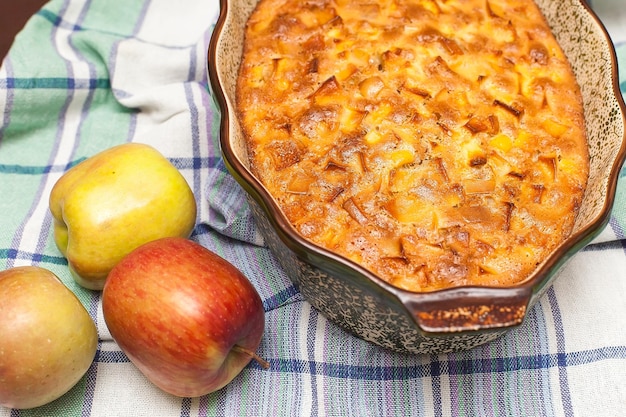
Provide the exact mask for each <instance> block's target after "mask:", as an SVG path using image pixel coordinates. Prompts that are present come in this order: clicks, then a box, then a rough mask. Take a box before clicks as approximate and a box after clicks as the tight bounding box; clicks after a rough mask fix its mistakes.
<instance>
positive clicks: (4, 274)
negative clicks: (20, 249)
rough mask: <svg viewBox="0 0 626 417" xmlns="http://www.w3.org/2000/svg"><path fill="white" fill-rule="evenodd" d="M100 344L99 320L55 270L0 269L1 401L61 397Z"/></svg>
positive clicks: (23, 403) (37, 402)
mask: <svg viewBox="0 0 626 417" xmlns="http://www.w3.org/2000/svg"><path fill="white" fill-rule="evenodd" d="M97 347H98V331H97V329H96V325H95V324H94V322H93V320H92V319H91V317H90V316H89V313H88V312H87V310H86V309H85V307H84V306H83V304H82V303H81V302H80V300H79V299H78V298H77V297H76V295H75V294H74V293H73V292H72V291H71V290H70V289H69V288H67V287H66V286H65V285H64V284H63V282H61V280H60V279H59V278H58V277H57V276H56V275H55V274H54V273H52V272H51V271H49V270H47V269H45V268H41V267H37V266H20V267H14V268H10V269H7V270H4V271H1V272H0V406H4V407H9V408H33V407H39V406H41V405H44V404H47V403H49V402H51V401H53V400H56V399H57V398H59V397H61V396H62V395H64V394H65V393H66V392H67V391H69V390H70V388H72V387H73V386H74V385H76V383H77V382H78V381H79V380H80V379H81V378H82V377H83V375H84V374H85V372H87V370H88V369H89V367H90V366H91V363H92V361H93V358H94V355H95V354H96V348H97ZM0 414H2V413H1V412H0Z"/></svg>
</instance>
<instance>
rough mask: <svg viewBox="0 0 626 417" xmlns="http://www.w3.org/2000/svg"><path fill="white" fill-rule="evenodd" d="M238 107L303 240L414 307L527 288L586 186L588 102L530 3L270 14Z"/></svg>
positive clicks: (261, 171)
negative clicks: (463, 292) (416, 300)
mask: <svg viewBox="0 0 626 417" xmlns="http://www.w3.org/2000/svg"><path fill="white" fill-rule="evenodd" d="M237 105H238V111H239V117H240V120H241V123H242V126H243V129H244V133H245V135H246V140H247V143H248V151H249V155H250V163H251V168H252V170H253V172H254V173H255V175H257V176H258V177H259V178H260V180H261V181H262V182H263V184H264V185H265V186H266V187H267V188H268V190H269V191H270V193H271V194H272V195H273V196H274V197H275V198H276V200H277V202H278V203H279V205H280V206H281V208H282V209H283V211H284V213H285V215H286V216H287V217H288V219H289V220H290V221H291V222H292V224H293V225H294V227H295V228H296V229H297V230H298V232H299V233H300V234H302V235H303V236H304V237H306V238H307V239H310V240H311V241H313V242H315V243H317V244H319V245H321V246H324V247H326V248H328V249H330V250H333V251H336V252H338V253H340V254H343V255H344V256H346V257H348V258H351V259H353V260H354V261H356V262H358V263H361V264H362V265H364V266H365V267H366V268H368V269H370V270H372V271H373V272H374V273H376V274H378V275H379V276H380V277H382V278H383V279H385V280H387V281H389V282H391V283H393V284H394V285H397V286H400V287H403V288H407V289H411V290H416V291H427V290H434V289H439V288H445V287H450V286H457V285H471V284H476V285H510V284H513V283H516V282H520V281H522V280H524V279H525V278H526V277H527V276H528V274H529V273H530V272H532V270H533V269H535V267H536V265H537V264H538V263H540V262H541V261H542V259H544V258H545V257H546V255H547V254H548V253H550V252H551V251H552V250H553V249H554V248H555V247H556V246H557V245H558V244H559V243H560V242H561V241H562V239H564V238H565V237H566V236H567V235H568V234H569V233H570V231H571V228H572V225H573V222H574V219H575V216H576V213H577V209H578V205H579V203H580V201H581V198H582V194H583V192H584V188H585V186H586V181H587V175H588V154H587V144H586V138H585V130H584V119H583V112H582V104H581V96H580V92H579V88H578V86H577V84H576V80H575V78H574V75H573V74H572V71H571V69H570V67H569V64H568V62H567V59H566V57H565V56H564V54H563V52H562V51H561V49H560V48H559V46H558V44H557V42H556V40H555V38H554V37H553V36H552V34H551V33H550V30H549V28H548V26H547V24H546V22H545V20H544V19H543V17H542V15H541V14H540V12H539V10H538V9H537V7H536V5H535V4H534V3H533V2H532V1H531V0H503V1H495V0H488V1H485V0H457V1H453V0H448V1H433V0H430V1H429V0H422V1H419V0H411V1H407V0H381V1H371V0H370V1H354V0H309V1H300V0H261V1H260V3H259V4H258V6H257V8H256V10H255V11H254V13H253V14H252V16H251V17H250V20H249V22H248V26H247V32H246V42H245V45H244V55H243V61H242V65H241V68H240V74H239V77H238V84H237Z"/></svg>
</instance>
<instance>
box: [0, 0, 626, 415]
mask: <svg viewBox="0 0 626 417" xmlns="http://www.w3.org/2000/svg"><path fill="white" fill-rule="evenodd" d="M592 6H593V7H594V9H595V10H596V11H597V12H598V14H599V15H600V17H601V18H602V19H603V22H604V23H605V24H606V26H607V28H608V30H609V31H610V33H611V35H612V37H613V40H614V42H615V45H616V50H617V53H618V56H619V60H620V63H621V67H620V68H621V70H620V77H621V78H620V80H621V86H622V92H625V91H626V2H625V1H624V0H595V1H593V4H592ZM217 13H218V2H217V0H206V1H198V0H178V1H172V0H145V1H125V0H52V1H50V2H49V3H47V4H46V5H45V6H44V7H43V8H42V9H41V10H40V11H39V12H38V13H36V14H35V15H34V16H33V17H32V18H31V19H30V20H29V22H28V23H27V25H26V27H25V28H24V29H23V31H22V32H21V33H20V34H19V35H18V36H17V38H16V40H15V43H14V45H13V47H12V49H11V51H10V52H9V54H8V56H7V58H6V59H5V60H4V62H3V64H2V66H1V68H0V109H1V110H2V122H1V125H0V126H1V127H0V268H10V267H13V266H18V265H39V266H42V267H45V268H48V269H50V270H51V271H53V272H54V273H56V274H57V275H58V276H59V277H60V278H61V279H62V280H63V281H64V283H65V284H66V285H67V286H68V287H69V288H70V289H71V290H73V291H74V292H75V293H76V294H77V295H78V297H79V298H80V300H81V301H82V302H83V303H84V305H85V306H86V308H87V309H88V310H89V312H90V314H91V315H92V317H93V319H94V320H95V322H96V323H97V327H98V331H99V345H98V351H97V354H96V357H95V360H94V362H93V365H92V367H91V368H90V369H89V371H88V372H87V374H86V375H85V377H84V378H83V379H82V380H81V381H80V382H79V383H78V384H77V385H76V386H75V387H74V388H73V389H72V390H71V391H70V392H68V393H67V394H66V395H65V396H63V397H61V398H60V399H58V400H56V401H54V402H52V403H50V404H48V405H46V406H43V407H40V408H37V409H33V410H22V411H19V410H10V409H6V408H2V407H0V417H9V416H11V417H16V416H38V417H39V416H54V417H58V416H61V417H65V416H84V417H87V416H93V417H95V416H106V417H113V416H133V417H140V416H148V417H158V416H228V417H231V416H239V415H241V416H396V415H397V416H470V417H472V416H520V417H530V416H582V417H586V416H593V417H602V416H607V417H608V416H616V417H617V416H623V415H626V236H625V230H626V229H625V228H626V210H625V208H626V181H624V180H622V181H621V182H620V184H619V190H618V195H617V200H616V203H615V208H614V211H613V216H612V218H611V222H610V225H609V226H608V227H607V229H606V230H605V232H604V233H603V234H602V235H601V236H600V237H599V238H598V239H597V240H596V241H595V242H594V243H593V244H592V245H590V246H588V247H587V248H585V249H584V250H583V251H582V252H580V253H579V254H578V255H577V256H575V257H574V258H573V259H572V260H571V261H570V262H569V263H568V264H567V266H566V269H565V271H564V273H563V275H562V276H561V277H559V280H557V282H556V283H555V284H554V285H553V286H552V287H551V288H550V289H549V290H548V291H547V293H546V295H545V297H544V298H543V299H542V300H541V302H539V303H538V304H537V305H536V306H535V307H534V308H533V309H532V310H531V311H529V312H528V315H527V318H526V320H525V322H524V324H523V325H522V326H521V327H519V328H517V329H515V330H513V331H511V332H509V333H507V334H506V335H505V336H504V337H502V338H501V339H498V340H496V341H495V342H492V343H489V344H486V345H483V346H481V347H478V348H476V349H473V350H470V351H466V352H460V353H451V354H445V355H431V356H410V355H402V354H397V353H393V352H389V351H386V350H384V349H381V348H379V347H377V346H375V345H372V344H370V343H368V342H365V341H362V340H360V339H357V338H355V337H353V336H351V335H349V334H347V333H345V332H344V331H342V330H341V329H340V328H338V327H337V326H335V325H334V324H333V323H331V322H329V321H328V320H326V318H325V317H324V316H322V315H320V314H319V313H318V312H317V311H316V310H314V309H313V308H312V307H311V305H310V304H309V303H308V302H306V301H305V300H304V299H303V298H302V296H301V295H300V293H299V292H298V290H297V289H296V288H295V287H294V286H293V285H292V284H291V282H290V281H289V280H288V278H287V277H286V276H285V274H284V272H283V271H282V270H281V269H280V267H279V266H278V264H277V261H276V259H275V258H274V257H273V256H272V255H271V254H270V253H269V251H268V250H267V249H266V248H265V247H263V245H262V239H260V237H259V235H258V234H257V231H256V229H255V226H254V222H253V221H252V220H251V218H250V215H249V212H248V211H247V205H246V203H245V200H244V197H243V192H242V190H241V189H240V188H239V186H238V185H237V184H236V183H235V182H234V180H233V179H232V177H230V175H229V174H228V173H227V171H226V170H225V168H224V165H223V163H222V161H221V159H220V156H219V152H218V148H217V135H218V123H219V118H218V112H217V110H216V109H215V107H214V104H213V101H212V99H211V97H210V93H209V90H208V85H207V77H206V62H205V58H206V50H207V46H208V41H209V38H210V34H211V29H212V25H213V23H214V22H215V20H216V17H217ZM0 30H2V29H1V28H0ZM128 141H136V142H144V143H149V144H152V145H154V146H155V147H156V148H158V149H159V150H160V151H161V152H162V153H163V154H165V155H166V156H167V157H168V158H169V159H170V160H171V161H172V162H173V163H174V164H175V165H176V166H177V167H178V168H179V169H180V170H181V172H182V173H183V174H184V175H185V177H186V178H187V180H188V182H189V184H190V185H191V186H192V189H193V190H194V193H195V195H196V198H197V201H198V209H199V217H198V224H197V227H196V228H195V230H194V234H193V239H194V240H196V241H198V242H200V243H201V244H202V245H204V246H206V247H207V248H209V249H211V250H213V251H215V252H216V253H218V254H219V255H221V256H222V257H224V258H226V259H227V260H229V261H230V262H232V263H233V264H235V265H236V266H237V267H238V268H239V269H241V271H242V272H243V273H244V274H245V275H246V276H247V277H248V278H249V279H250V280H251V281H252V282H253V283H254V285H255V286H256V288H257V289H258V291H259V293H260V295H261V297H262V299H263V303H264V307H265V311H266V329H265V335H264V338H263V341H262V344H261V347H260V350H259V353H260V354H261V356H263V357H264V358H266V359H267V360H268V361H269V362H270V368H269V369H262V368H260V367H259V366H258V365H255V364H254V363H252V364H251V365H249V366H248V367H247V368H246V369H244V371H243V372H242V373H241V374H240V375H239V376H238V377H237V378H235V380H234V381H233V382H232V383H231V384H229V385H228V386H227V387H225V388H224V389H222V390H220V391H218V392H215V393H213V394H210V395H206V396H204V397H200V398H193V399H189V398H177V397H173V396H170V395H168V394H165V393H164V392H162V391H160V390H159V389H158V388H156V387H155V386H153V385H152V384H151V383H149V382H148V381H147V380H146V379H145V378H144V377H143V376H142V375H141V374H140V373H139V371H138V370H137V369H136V368H135V367H134V366H133V365H132V364H131V363H130V362H129V360H128V358H127V357H126V356H125V355H124V354H123V353H122V352H121V351H120V350H119V348H118V347H117V345H116V344H115V342H113V340H112V338H111V336H110V334H109V332H108V330H107V328H106V326H105V324H104V320H103V317H102V311H101V306H100V293H99V292H94V291H88V290H85V289H83V288H81V287H79V286H77V285H76V284H75V283H74V281H73V280H72V278H71V277H70V274H69V272H68V269H67V263H66V261H65V259H64V258H63V256H62V255H61V254H60V252H59V251H58V250H57V248H56V247H55V245H54V242H53V237H52V227H51V217H50V214H49V212H48V196H49V193H50V189H51V187H52V186H53V184H54V183H55V181H56V180H57V179H58V178H59V177H60V176H61V175H62V174H63V172H64V171H66V170H67V169H68V168H69V167H70V166H72V165H74V164H76V163H77V162H79V161H81V160H83V159H85V158H86V157H89V156H91V155H93V154H95V153H96V152H98V151H100V150H104V149H106V148H109V147H111V146H113V145H116V144H119V143H123V142H128ZM623 175H624V174H623ZM625 180H626V179H625ZM1 337H2V335H0V338H1ZM0 372H1V369H0Z"/></svg>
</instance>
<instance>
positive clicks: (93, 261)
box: [49, 143, 196, 290]
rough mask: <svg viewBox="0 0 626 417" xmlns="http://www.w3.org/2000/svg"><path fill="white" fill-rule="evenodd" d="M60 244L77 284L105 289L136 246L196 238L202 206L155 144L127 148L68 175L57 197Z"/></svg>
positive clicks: (53, 201)
mask: <svg viewBox="0 0 626 417" xmlns="http://www.w3.org/2000/svg"><path fill="white" fill-rule="evenodd" d="M49 205H50V212H51V213H52V217H53V219H54V239H55V243H56V245H57V247H58V248H59V250H60V251H61V253H62V254H63V255H64V256H65V257H66V258H67V261H68V264H69V268H70V272H71V273H72V276H73V278H74V280H75V281H76V282H77V283H78V284H80V285H81V286H83V287H85V288H88V289H92V290H101V289H102V288H103V286H104V281H105V280H106V277H107V275H108V273H109V271H110V270H111V269H112V268H113V266H115V264H116V263H117V262H119V261H120V259H122V258H123V257H124V256H125V255H126V254H128V253H129V252H130V251H132V250H133V249H135V248H136V247H138V246H140V245H142V244H144V243H146V242H149V241H151V240H155V239H159V238H162V237H170V236H179V237H188V236H189V235H190V234H191V231H192V230H193V227H194V225H195V221H196V201H195V199H194V195H193V192H192V191H191V189H190V187H189V185H188V184H187V181H186V180H185V178H184V177H183V176H182V174H181V173H180V172H179V171H178V170H177V169H176V167H174V165H172V164H171V163H170V162H169V161H168V160H167V159H166V158H165V157H163V155H161V153H159V152H158V151H157V150H156V149H154V148H153V147H151V146H149V145H144V144H139V143H126V144H123V145H118V146H115V147H112V148H109V149H107V150H105V151H103V152H100V153H99V154H96V155H94V156H92V157H90V158H88V159H87V160H85V161H83V162H81V163H80V164H78V165H76V166H74V167H72V168H71V169H70V170H68V171H67V172H66V173H65V174H64V175H63V176H62V177H61V178H59V180H58V181H57V182H56V183H55V185H54V187H53V189H52V191H51V193H50V200H49Z"/></svg>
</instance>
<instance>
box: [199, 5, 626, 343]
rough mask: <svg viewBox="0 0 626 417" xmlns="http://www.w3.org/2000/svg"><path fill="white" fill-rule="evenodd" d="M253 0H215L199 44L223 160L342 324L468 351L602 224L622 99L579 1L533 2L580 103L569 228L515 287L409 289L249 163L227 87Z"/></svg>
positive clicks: (613, 180)
mask: <svg viewBox="0 0 626 417" xmlns="http://www.w3.org/2000/svg"><path fill="white" fill-rule="evenodd" d="M256 3H257V1H256V0H220V5H221V12H220V16H219V19H218V22H217V24H216V27H215V30H214V32H213V35H212V38H211V43H210V46H209V51H208V71H209V79H210V83H211V89H212V91H213V96H214V99H215V100H216V103H217V105H218V106H219V108H220V109H221V128H220V145H221V150H222V155H223V158H224V161H225V163H226V165H227V167H228V169H229V171H230V172H231V174H232V175H233V176H234V178H235V179H236V180H237V181H238V182H239V184H240V185H241V186H242V187H243V189H244V190H245V191H246V192H247V193H248V197H249V198H248V200H249V203H250V207H251V209H252V212H253V213H254V217H255V220H256V222H257V225H258V227H259V228H260V229H261V231H262V233H263V235H264V237H265V239H266V242H267V245H268V246H269V248H270V249H271V250H272V251H273V253H274V254H275V255H276V257H277V259H278V260H279V261H280V262H281V265H282V266H283V268H284V269H285V271H286V272H287V274H288V275H289V277H290V278H291V279H292V280H293V282H294V283H295V284H296V285H297V286H298V288H299V289H300V291H301V293H302V294H303V296H304V297H305V298H306V299H307V300H308V301H309V302H310V303H311V304H312V305H313V306H314V307H315V308H317V309H318V310H319V311H321V312H322V313H323V314H325V315H326V316H327V317H328V318H329V319H330V320H332V321H333V322H334V323H336V324H338V325H339V326H341V327H343V328H344V329H346V330H347V331H349V332H351V333H353V334H355V335H357V336H358V337H360V338H362V339H365V340H368V341H370V342H373V343H376V344H378V345H380V346H383V347H386V348H389V349H392V350H395V351H399V352H405V353H414V354H425V353H427V354H431V353H445V352H452V351H459V350H464V349H470V348H472V347H475V346H478V345H480V344H483V343H486V342H489V341H491V340H494V339H496V338H497V337H499V336H501V335H502V334H504V333H505V332H507V331H508V330H510V329H511V328H513V327H515V326H518V325H519V324H521V323H522V321H523V320H524V317H525V314H526V312H527V311H528V309H529V308H531V307H532V306H533V305H534V304H535V303H536V302H537V301H538V300H539V298H540V297H541V296H542V295H543V293H544V292H545V290H546V289H547V288H548V287H549V285H550V284H551V283H552V282H553V280H555V279H557V278H558V277H559V275H561V271H562V266H563V265H564V263H565V262H567V261H568V260H569V259H570V258H571V257H572V256H573V255H574V254H575V253H576V252H577V251H579V250H580V249H581V248H583V247H584V246H585V245H587V244H588V243H589V242H590V241H591V240H592V239H593V238H594V237H596V236H597V235H598V234H599V233H600V232H601V231H602V229H603V228H604V227H605V226H606V225H607V223H608V220H609V216H610V211H611V208H612V206H613V201H614V197H615V190H616V185H617V179H618V176H619V171H620V168H621V166H622V164H623V162H624V159H625V157H626V135H625V125H626V121H625V114H626V107H625V105H624V101H623V99H622V96H621V93H620V92H619V87H618V81H617V68H616V62H617V61H616V57H615V50H614V49H613V46H612V43H611V41H610V39H609V37H608V35H607V33H606V30H605V29H604V27H603V26H602V24H601V23H600V22H599V20H598V18H597V16H596V15H595V14H594V13H593V12H592V11H591V10H590V9H589V7H588V6H587V4H586V3H585V2H584V1H581V0H537V1H536V3H537V4H538V6H539V7H540V9H541V10H542V12H543V13H544V16H545V17H546V19H547V21H548V23H549V25H550V26H551V28H552V30H553V32H554V34H555V36H556V38H557V40H558V41H559V42H560V44H561V47H562V48H563V50H564V52H565V54H566V55H567V57H568V59H569V61H570V63H571V65H572V67H573V69H574V72H575V74H576V78H577V80H578V82H579V84H580V86H581V90H582V95H583V101H584V106H585V119H586V126H587V134H588V140H589V153H590V158H591V163H590V177H589V182H588V186H587V191H586V194H585V196H584V199H583V202H582V206H581V209H580V213H579V215H578V218H577V221H576V224H575V227H574V231H573V233H572V235H571V236H570V238H569V239H567V240H566V241H565V242H564V243H563V244H562V245H561V246H560V247H559V248H558V249H557V250H556V251H554V252H553V254H552V255H551V256H550V257H549V258H547V259H546V260H545V261H544V262H543V263H542V264H541V265H539V266H538V267H537V269H536V271H535V272H534V273H533V274H532V275H531V276H530V278H529V279H528V280H526V281H525V282H524V283H522V284H520V285H516V286H513V287H506V288H485V287H460V288H451V289H446V290H441V291H436V292H431V293H414V292H409V291H404V290H400V289H398V288H395V287H393V286H391V285H389V284H387V283H386V282H384V281H383V280H381V279H380V278H378V277H376V276H375V275H373V274H372V273H370V272H368V271H367V270H365V269H363V268H361V267H360V266H359V265H356V264H355V263H353V262H351V261H348V260H346V259H345V258H343V257H341V256H339V255H337V254H334V253H332V252H329V251H327V250H324V249H322V248H320V247H318V246H316V245H314V244H312V243H310V242H308V241H307V240H305V239H303V238H302V237H301V236H300V235H299V234H298V233H297V232H296V231H295V230H294V229H293V228H292V227H291V225H290V224H289V222H288V221H287V219H286V218H285V217H284V216H283V214H282V213H281V210H280V209H279V208H278V206H277V204H276V203H275V201H274V200H273V199H272V197H271V196H270V195H269V194H268V192H267V191H266V190H265V188H264V187H263V186H262V185H261V184H260V182H259V181H258V180H257V179H256V178H255V177H254V176H253V175H252V174H251V172H250V170H249V169H248V158H247V155H246V146H245V142H244V138H243V136H242V133H241V128H240V126H239V124H238V121H237V117H236V111H235V86H236V79H237V74H238V69H239V63H240V60H241V53H242V46H243V38H244V30H245V23H246V21H247V19H248V16H249V15H250V13H251V12H252V10H253V9H254V7H255V5H256ZM562 279H567V277H563V278H562Z"/></svg>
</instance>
